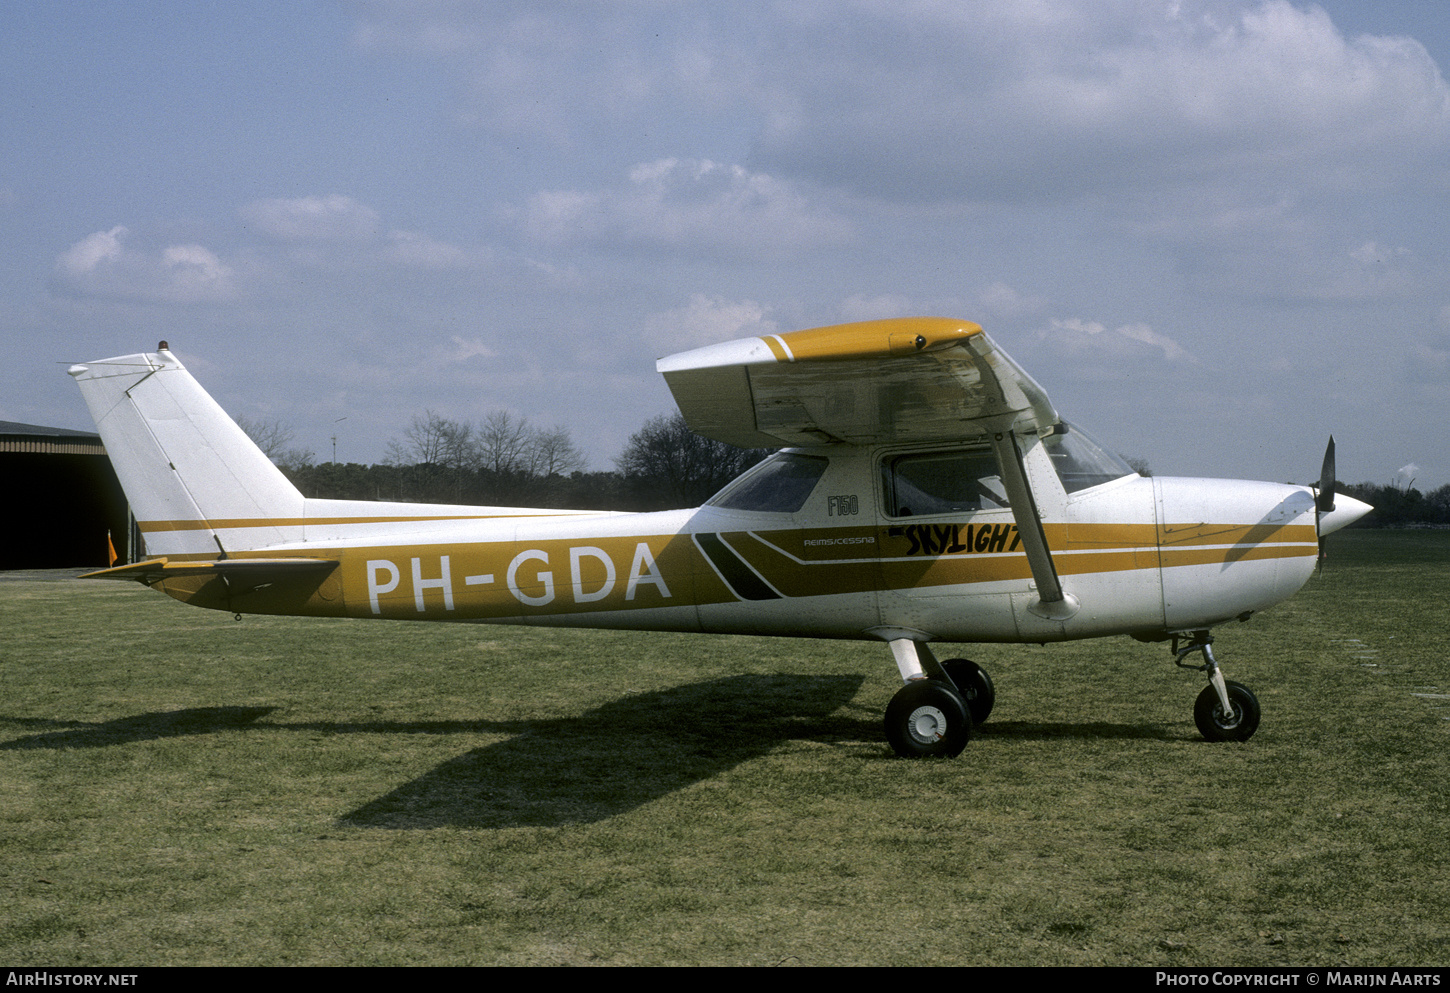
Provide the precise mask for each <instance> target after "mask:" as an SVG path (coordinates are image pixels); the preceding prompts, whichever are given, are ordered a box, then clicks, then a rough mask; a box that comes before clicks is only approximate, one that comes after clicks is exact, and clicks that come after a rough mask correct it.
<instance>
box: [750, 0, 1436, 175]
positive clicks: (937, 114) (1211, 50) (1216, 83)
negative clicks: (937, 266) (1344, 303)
mask: <svg viewBox="0 0 1450 993" xmlns="http://www.w3.org/2000/svg"><path fill="white" fill-rule="evenodd" d="M853 9H854V10H855V11H856V16H854V17H852V18H851V19H850V20H849V21H844V20H843V21H841V22H840V23H832V24H831V25H830V26H829V27H828V25H827V22H828V21H829V22H835V20H836V18H838V17H840V15H841V14H842V13H843V12H842V11H841V9H840V7H839V6H837V5H830V4H827V5H818V6H816V7H813V8H810V10H811V11H812V13H813V15H814V17H813V18H811V19H807V18H805V17H804V16H803V18H802V21H803V23H802V25H801V27H800V30H801V31H810V30H814V31H828V32H829V37H830V38H831V40H832V42H833V48H834V49H836V50H835V51H833V52H832V53H831V57H830V58H826V59H818V60H816V62H815V63H814V64H813V65H812V67H811V68H810V69H809V70H803V69H801V67H799V66H798V65H795V64H793V63H794V61H795V60H789V61H787V60H781V61H780V62H778V63H774V64H773V66H774V67H773V69H772V70H771V71H772V72H773V77H772V82H773V83H774V87H773V92H775V93H777V94H778V96H777V98H776V110H775V113H774V114H773V115H772V118H771V124H770V126H769V128H768V129H767V131H766V133H765V134H764V135H763V136H762V142H761V147H760V149H759V154H760V158H761V161H762V162H763V163H765V164H766V165H767V167H770V168H774V169H776V170H778V171H781V172H782V173H783V174H789V172H793V171H800V172H803V173H805V174H807V175H810V176H812V177H814V178H816V179H818V180H821V181H825V182H835V183H841V184H843V185H847V186H850V187H852V188H854V189H856V190H858V191H860V192H862V193H863V194H872V195H884V196H888V197H894V198H902V199H908V200H917V199H927V200H930V199H937V198H954V197H977V198H989V199H990V198H1008V199H1020V198H1024V197H1026V198H1032V199H1039V198H1044V197H1047V198H1056V199H1059V200H1060V199H1061V198H1063V197H1073V196H1080V195H1084V194H1088V195H1091V194H1094V193H1097V192H1101V191H1106V190H1128V191H1134V190H1139V189H1142V188H1143V187H1145V186H1158V185H1161V184H1164V183H1178V182H1184V181H1193V182H1201V181H1203V180H1205V179H1208V178H1212V177H1228V176H1233V177H1237V178H1238V179H1239V180H1240V181H1242V179H1243V177H1244V175H1245V171H1246V170H1251V171H1256V172H1261V173H1271V174H1274V175H1276V176H1277V177H1279V178H1280V179H1281V180H1288V179H1290V178H1292V180H1293V181H1294V183H1295V184H1297V185H1299V186H1314V187H1327V188H1335V189H1345V188H1354V187H1355V186H1357V185H1360V184H1364V183H1372V184H1374V185H1377V186H1387V185H1390V184H1392V183H1393V182H1394V181H1395V177H1402V176H1404V175H1406V174H1407V173H1414V172H1418V171H1421V170H1423V169H1427V168H1433V169H1439V170H1441V171H1442V172H1443V170H1444V162H1443V161H1439V162H1438V164H1436V163H1437V159H1443V155H1444V150H1445V149H1446V148H1447V147H1450V145H1447V143H1450V88H1447V86H1446V84H1445V80H1444V79H1443V78H1442V77H1441V76H1440V74H1439V72H1438V70H1437V69H1436V66H1435V64H1434V62H1433V60H1431V59H1430V57H1429V55H1428V53H1426V51H1425V50H1424V48H1423V47H1422V46H1420V45H1419V44H1418V43H1416V42H1414V41H1412V40H1410V39H1406V38H1377V37H1361V38H1355V39H1352V40H1347V39H1345V38H1344V37H1343V36H1342V35H1341V34H1340V33H1339V32H1338V31H1337V30H1336V29H1335V27H1334V25H1333V24H1332V22H1331V21H1330V20H1329V17H1328V15H1326V14H1325V13H1324V12H1323V11H1322V10H1321V9H1319V8H1317V7H1306V8H1298V7H1295V6H1292V5H1291V4H1289V3H1286V2H1281V0H1271V2H1267V3H1262V4H1257V5H1244V4H1225V3H1208V2H1174V3H1168V2H1117V3H1111V2H1104V0H1071V2H1069V0H1063V2H1059V3H1053V4H1035V5H1031V6H1030V7H1028V8H1026V12H1027V14H1029V15H1030V16H1024V8H1023V7H1022V5H1018V4H999V5H989V4H980V5H979V4H971V5H963V4H929V3H915V4H913V3H899V2H896V0H889V2H888V0H880V2H863V3H860V4H856V5H853Z"/></svg>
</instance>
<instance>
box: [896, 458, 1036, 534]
mask: <svg viewBox="0 0 1450 993" xmlns="http://www.w3.org/2000/svg"><path fill="white" fill-rule="evenodd" d="M881 468H882V473H883V483H884V489H885V492H886V513H887V514H889V515H890V516H892V517H916V516H920V515H922V514H945V513H950V512H951V511H960V510H999V509H1002V508H1005V507H1007V506H1008V501H1007V490H1006V488H1005V487H1004V486H1003V485H1002V478H1001V476H1000V475H999V473H998V471H997V460H996V458H995V457H994V456H993V455H992V453H991V451H990V450H988V449H985V448H978V449H971V450H968V451H961V452H933V453H931V454H930V455H902V456H900V457H898V458H894V459H888V460H886V461H885V462H884V463H882V466H881Z"/></svg>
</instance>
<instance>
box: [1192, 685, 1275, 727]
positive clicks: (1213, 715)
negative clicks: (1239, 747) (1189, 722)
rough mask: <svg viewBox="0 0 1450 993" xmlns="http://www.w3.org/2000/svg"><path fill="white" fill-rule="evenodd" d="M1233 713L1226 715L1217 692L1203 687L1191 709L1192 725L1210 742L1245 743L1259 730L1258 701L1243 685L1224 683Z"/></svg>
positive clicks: (1210, 687)
mask: <svg viewBox="0 0 1450 993" xmlns="http://www.w3.org/2000/svg"><path fill="white" fill-rule="evenodd" d="M1224 687H1225V688H1226V689H1227V690H1228V702H1229V703H1230V704H1231V705H1232V707H1233V713H1231V714H1225V713H1224V711H1223V703H1222V702H1220V701H1219V698H1218V691H1217V690H1215V689H1214V688H1213V686H1211V685H1210V686H1205V687H1204V688H1203V692H1202V693H1200V694H1198V702H1197V703H1195V704H1194V705H1193V721H1194V723H1195V724H1197V725H1198V730H1199V732H1200V733H1201V734H1202V735H1203V736H1204V737H1205V738H1207V739H1208V740H1209V741H1248V740H1249V739H1250V738H1251V737H1253V734H1254V732H1255V731H1257V730H1258V729H1259V698H1258V697H1256V696H1254V691H1253V690H1251V689H1249V688H1248V687H1247V686H1245V685H1244V684H1243V683H1233V682H1227V683H1224Z"/></svg>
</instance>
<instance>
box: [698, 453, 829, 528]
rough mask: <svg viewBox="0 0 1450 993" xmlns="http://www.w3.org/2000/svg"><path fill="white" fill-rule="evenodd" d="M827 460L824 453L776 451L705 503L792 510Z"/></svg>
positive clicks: (779, 511)
mask: <svg viewBox="0 0 1450 993" xmlns="http://www.w3.org/2000/svg"><path fill="white" fill-rule="evenodd" d="M829 464H830V460H828V459H827V458H826V457H825V456H823V455H798V454H796V453H795V452H777V453H776V454H775V455H772V456H771V457H770V458H768V459H766V460H765V461H764V462H762V463H760V465H758V466H756V467H755V468H754V469H751V470H750V471H749V472H747V473H746V474H745V475H743V476H741V477H740V478H739V479H737V480H735V482H733V483H731V484H730V485H729V486H727V487H725V488H724V489H723V490H721V491H720V492H719V493H717V494H716V495H715V496H714V497H712V498H711V499H710V501H709V503H707V504H706V506H709V507H723V508H725V509H726V510H755V511H769V512H773V513H777V514H794V513H795V512H796V511H798V510H800V509H801V508H802V507H804V506H805V503H806V498H807V497H809V496H810V495H811V490H813V489H815V488H816V483H818V482H820V479H821V476H823V475H824V474H825V472H826V466H827V465H829Z"/></svg>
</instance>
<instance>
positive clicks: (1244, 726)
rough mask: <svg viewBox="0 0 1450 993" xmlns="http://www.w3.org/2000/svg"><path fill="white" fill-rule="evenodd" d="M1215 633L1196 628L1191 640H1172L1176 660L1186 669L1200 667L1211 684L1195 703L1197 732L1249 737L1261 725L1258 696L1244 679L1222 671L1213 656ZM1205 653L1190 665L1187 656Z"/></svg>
mask: <svg viewBox="0 0 1450 993" xmlns="http://www.w3.org/2000/svg"><path fill="white" fill-rule="evenodd" d="M1212 645H1213V636H1212V635H1210V634H1209V633H1208V632H1207V631H1195V632H1193V636H1192V637H1191V638H1190V639H1189V641H1188V644H1186V645H1184V646H1183V647H1182V648H1179V647H1178V639H1177V638H1176V637H1175V638H1174V640H1173V654H1174V655H1175V656H1176V657H1175V659H1174V664H1176V665H1178V666H1181V667H1182V668H1184V669H1197V670H1198V671H1199V672H1203V673H1207V674H1208V685H1207V686H1205V687H1204V688H1203V692H1202V693H1200V694H1198V700H1197V701H1196V702H1195V703H1194V704H1193V723H1195V724H1197V725H1198V733H1199V734H1201V735H1203V736H1204V738H1206V739H1207V740H1209V741H1248V740H1249V739H1250V738H1252V737H1253V735H1254V732H1255V731H1257V730H1258V729H1259V698H1258V697H1256V696H1254V691H1253V690H1251V689H1249V688H1248V687H1247V686H1245V685H1244V684H1243V683H1231V682H1229V681H1228V680H1226V679H1224V678H1223V673H1222V672H1220V671H1219V668H1218V660H1217V659H1215V658H1214V657H1213V648H1212V647H1211V646H1212ZM1194 652H1202V653H1203V665H1188V664H1187V663H1185V662H1184V661H1183V659H1184V657H1185V656H1187V655H1191V654H1192V653H1194Z"/></svg>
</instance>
